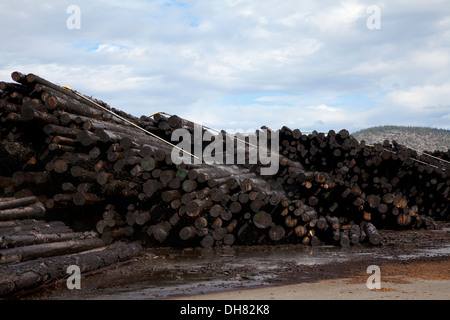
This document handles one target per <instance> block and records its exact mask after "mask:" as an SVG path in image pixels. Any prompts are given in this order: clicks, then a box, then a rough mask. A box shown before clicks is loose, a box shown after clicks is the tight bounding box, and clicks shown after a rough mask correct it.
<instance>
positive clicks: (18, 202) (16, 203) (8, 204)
mask: <svg viewBox="0 0 450 320" xmlns="http://www.w3.org/2000/svg"><path fill="white" fill-rule="evenodd" d="M36 202H38V198H37V197H35V196H31V197H26V198H21V199H11V200H7V201H1V202H0V210H5V209H11V208H16V207H23V206H26V205H29V204H33V203H36Z"/></svg>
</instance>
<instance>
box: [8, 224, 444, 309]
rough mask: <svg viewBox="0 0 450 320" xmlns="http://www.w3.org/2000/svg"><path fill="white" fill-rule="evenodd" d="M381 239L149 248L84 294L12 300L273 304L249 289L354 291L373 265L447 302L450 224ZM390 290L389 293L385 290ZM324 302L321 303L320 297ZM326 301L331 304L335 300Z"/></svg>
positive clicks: (90, 277)
mask: <svg viewBox="0 0 450 320" xmlns="http://www.w3.org/2000/svg"><path fill="white" fill-rule="evenodd" d="M380 233H381V234H382V235H383V236H384V241H383V243H382V245H380V246H366V245H356V246H352V247H350V248H341V247H336V246H320V247H309V246H304V245H282V246H281V245H280V246H256V247H255V246H252V247H246V246H232V247H216V248H209V249H205V248H193V249H184V250H178V249H171V248H149V249H146V250H144V251H143V252H142V254H141V255H139V256H138V257H135V258H134V259H132V260H129V261H126V262H123V263H120V264H118V265H115V266H113V267H109V268H106V269H102V270H97V271H95V272H91V273H89V274H84V275H83V276H82V280H81V289H79V290H77V289H74V290H69V289H67V286H66V282H65V280H62V281H59V282H57V283H53V284H51V285H48V286H46V287H43V288H40V289H38V290H33V291H30V292H25V293H21V294H20V295H15V296H14V297H11V298H12V299H33V300H39V299H50V300H59V299H64V300H83V299H108V300H109V299H120V300H127V299H133V300H135V299H137V300H145V299H173V298H184V299H189V298H190V297H191V298H196V299H198V298H200V299H202V298H205V299H206V298H208V297H209V298H211V299H214V298H215V297H216V298H217V299H229V297H230V296H226V295H218V296H217V293H226V292H238V291H236V290H239V292H242V291H245V292H247V295H245V296H243V297H242V298H243V299H252V298H258V297H262V299H266V297H265V296H258V291H252V290H247V289H258V290H263V289H266V288H275V287H278V286H287V285H294V284H295V285H298V284H304V286H306V285H308V284H309V285H311V284H316V283H321V282H323V281H329V282H330V281H331V282H330V283H335V282H336V281H337V282H339V281H341V280H342V279H345V283H346V284H347V285H352V284H356V283H357V284H364V285H365V283H366V280H367V278H368V276H369V274H368V273H367V267H368V266H369V265H378V266H380V267H381V268H382V270H383V273H382V277H383V281H385V282H390V283H393V282H394V283H395V282H397V283H399V284H401V283H407V282H408V281H409V280H408V279H411V278H415V279H418V278H420V279H424V280H430V281H436V285H440V286H441V287H442V286H444V287H443V288H441V289H440V290H443V294H441V293H439V292H438V293H437V294H436V295H435V296H434V298H438V299H439V298H445V294H450V287H448V286H447V284H448V283H450V282H448V281H450V228H449V225H448V224H446V225H442V228H441V229H440V230H405V231H389V230H384V231H383V230H382V231H380ZM333 279H335V280H333ZM286 288H287V287H286ZM312 290H314V289H312ZM386 290H388V291H389V289H388V288H384V291H386ZM393 290H397V289H393ZM430 290H431V291H432V289H430ZM380 291H383V289H381V290H380ZM274 292H275V293H271V296H270V298H271V299H290V297H289V296H287V297H286V296H285V295H282V294H279V295H278V296H277V293H276V291H274ZM283 292H288V291H286V290H284V291H283ZM440 292H441V291H440ZM214 294H216V296H214ZM318 295H319V296H318V297H317V298H319V299H320V298H321V296H320V292H319V291H318ZM291 298H292V296H291ZM322 298H324V299H327V296H323V297H322ZM361 298H362V299H364V297H361Z"/></svg>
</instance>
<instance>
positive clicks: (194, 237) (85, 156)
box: [0, 72, 450, 247]
mask: <svg viewBox="0 0 450 320" xmlns="http://www.w3.org/2000/svg"><path fill="white" fill-rule="evenodd" d="M12 78H13V80H14V81H16V82H17V83H5V82H2V83H0V90H2V91H1V99H0V122H1V124H2V126H1V131H0V154H2V155H4V157H3V156H2V158H1V159H2V160H0V161H1V162H2V163H1V164H2V166H1V167H0V176H1V177H2V178H0V183H1V187H2V190H3V193H4V195H5V196H14V197H16V198H20V197H27V196H30V195H35V196H36V197H37V198H38V199H39V200H40V201H41V202H42V203H43V204H44V205H45V210H46V212H47V214H50V215H53V216H58V215H60V214H66V215H67V214H68V215H71V214H73V215H75V214H79V213H80V212H84V213H86V212H88V213H90V215H91V216H92V217H93V218H94V219H92V220H94V221H95V223H94V225H93V228H94V229H95V230H96V231H97V232H98V235H99V238H101V239H102V240H103V242H106V243H111V242H113V241H116V240H119V239H122V238H126V239H139V240H141V241H143V242H144V243H146V244H147V245H167V246H176V247H186V246H203V247H212V246H218V245H234V244H244V245H249V244H271V243H303V244H306V245H313V246H316V245H321V244H323V243H332V244H336V245H341V246H349V245H355V244H358V243H371V244H379V243H380V242H381V241H382V239H381V237H380V235H379V233H378V232H377V228H378V229H379V228H413V227H414V228H416V227H425V228H434V227H435V219H438V220H448V219H449V216H450V215H449V201H448V200H449V197H450V177H449V172H450V171H449V170H450V169H448V166H447V167H446V166H445V163H444V164H443V163H441V162H439V161H438V160H436V159H435V158H427V157H426V156H424V155H421V154H418V153H417V152H415V151H413V150H411V149H408V148H405V147H403V146H401V145H398V144H397V143H395V141H393V142H392V143H389V142H384V143H383V144H376V145H373V146H369V145H366V144H365V143H364V142H363V141H362V142H358V141H356V140H355V139H354V138H353V137H352V136H351V135H350V134H349V133H348V131H347V130H341V131H340V132H338V133H336V132H334V131H333V130H330V131H329V132H328V133H327V134H325V133H318V132H313V133H312V134H303V133H302V132H301V131H300V130H298V129H295V130H291V129H289V128H287V127H283V128H281V130H279V131H276V132H273V133H274V134H275V133H278V134H279V138H280V140H279V141H280V143H279V147H278V152H279V170H278V172H277V173H276V174H275V175H271V176H263V175H261V174H260V173H261V168H263V167H264V166H265V164H262V163H260V162H258V163H256V164H255V163H250V162H249V161H248V160H249V154H248V152H246V154H245V157H244V158H245V159H246V160H247V162H245V163H243V164H238V165H231V164H220V165H219V164H205V163H196V162H195V161H194V162H192V163H188V164H185V163H181V164H175V163H174V162H173V161H174V159H173V158H172V149H173V147H172V145H171V144H170V143H169V142H171V136H172V133H173V132H174V131H175V130H177V129H180V128H183V129H186V130H188V131H189V132H190V133H191V134H193V133H194V124H193V123H191V122H189V121H186V120H184V119H181V118H179V117H178V116H166V115H163V114H161V113H159V114H156V115H154V116H153V117H152V118H149V117H146V116H142V117H140V118H137V117H134V116H132V115H129V114H126V113H124V112H122V111H120V110H116V109H114V108H111V107H110V106H108V105H107V104H106V103H104V102H102V101H99V100H95V99H92V98H86V97H83V96H82V95H79V94H76V93H74V92H73V91H70V90H67V89H64V88H61V87H59V86H57V85H54V84H53V83H51V82H49V81H47V80H45V79H42V78H40V77H38V76H36V75H34V74H28V75H24V74H21V73H19V72H14V73H13V74H12ZM99 106H101V107H102V108H99ZM105 109H106V110H110V111H111V112H113V113H110V112H108V111H105ZM131 123H132V124H131ZM141 129H143V130H145V131H146V132H144V131H143V130H141ZM262 129H266V128H262ZM201 132H202V134H203V133H205V129H202V131H201ZM271 132H272V131H271ZM149 133H151V134H149ZM219 135H221V136H222V137H221V138H223V139H222V141H226V139H225V138H227V136H226V135H225V133H224V132H221V133H220V134H218V135H216V138H219ZM269 136H270V135H269ZM190 143H191V150H195V148H196V144H195V141H194V139H193V140H191V142H190ZM269 143H270V142H269ZM205 147H206V144H205V143H204V144H203V145H202V147H201V149H202V150H204V149H205ZM233 147H234V149H235V150H236V149H237V148H238V143H237V141H235V144H234V145H233ZM202 150H200V151H202ZM226 150H228V149H226V146H225V145H224V149H223V150H216V152H221V151H224V154H225V153H226V152H225V151H226ZM434 154H435V155H436V157H438V158H439V157H442V158H444V157H445V154H447V153H443V154H441V153H434ZM192 160H193V159H192ZM223 160H226V159H225V156H224V158H223ZM224 163H226V161H224ZM0 191H1V190H0Z"/></svg>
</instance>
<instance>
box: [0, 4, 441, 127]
mask: <svg viewBox="0 0 450 320" xmlns="http://www.w3.org/2000/svg"><path fill="white" fill-rule="evenodd" d="M73 5H75V6H77V8H79V13H80V14H79V18H80V19H79V20H77V17H78V16H77V13H76V11H72V10H71V9H72V7H71V6H73ZM68 9H69V10H68ZM378 13H379V14H378ZM378 18H379V19H378ZM78 22H79V24H78ZM78 27H79V28H78ZM374 27H379V28H374ZM0 30H2V31H1V40H0V48H1V49H0V80H3V81H11V78H10V75H11V72H12V71H15V70H18V71H21V72H23V73H35V74H38V75H40V76H41V77H43V78H46V79H48V80H50V81H52V82H55V83H58V84H61V85H67V86H70V87H72V88H74V89H76V90H78V91H80V92H82V93H84V94H87V95H89V96H93V97H95V98H98V99H101V100H104V101H106V102H107V103H109V104H110V105H111V106H113V107H116V108H120V109H122V110H124V111H126V112H128V113H131V114H133V115H136V116H140V115H143V114H147V115H148V114H152V113H154V112H157V111H165V112H168V113H171V114H177V115H179V116H181V117H184V118H186V119H190V120H194V121H196V122H201V123H203V124H205V125H209V126H212V127H214V128H218V129H243V130H251V129H258V128H260V127H261V126H262V125H267V126H269V127H270V128H272V129H278V128H281V127H282V126H283V125H286V126H288V127H290V128H292V129H295V128H299V129H301V130H303V131H310V130H318V131H323V132H327V131H328V130H330V129H333V130H340V129H342V128H345V129H348V130H350V131H351V132H353V131H355V130H358V129H361V128H366V127H370V126H376V125H410V126H431V127H437V128H446V129H450V2H449V1H448V0H428V1H416V0H408V1H407V0H390V1H388V0H385V1H377V0H374V1H371V0H369V1H363V0H361V1H353V0H341V1H338V0H323V1H317V0H310V1H301V0H279V1H271V0H258V1H246V0H221V1H215V0H208V1H206V0H201V1H200V0H198V1H195V0H192V1H190V0H186V1H182V0H178V1H170V0H161V1H159V0H155V1H150V0H133V1H119V0H109V1H106V0H104V1H77V0H70V1H61V0H54V1H49V0H48V1H32V0H29V1H25V0H14V1H13V0H2V1H1V2H0Z"/></svg>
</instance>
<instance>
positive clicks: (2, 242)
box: [0, 232, 97, 248]
mask: <svg viewBox="0 0 450 320" xmlns="http://www.w3.org/2000/svg"><path fill="white" fill-rule="evenodd" d="M94 237H97V234H96V233H95V232H64V233H36V232H33V233H25V234H12V235H6V236H4V237H1V238H0V248H11V247H22V246H29V245H36V244H41V243H50V242H59V241H67V240H75V239H86V238H94Z"/></svg>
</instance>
